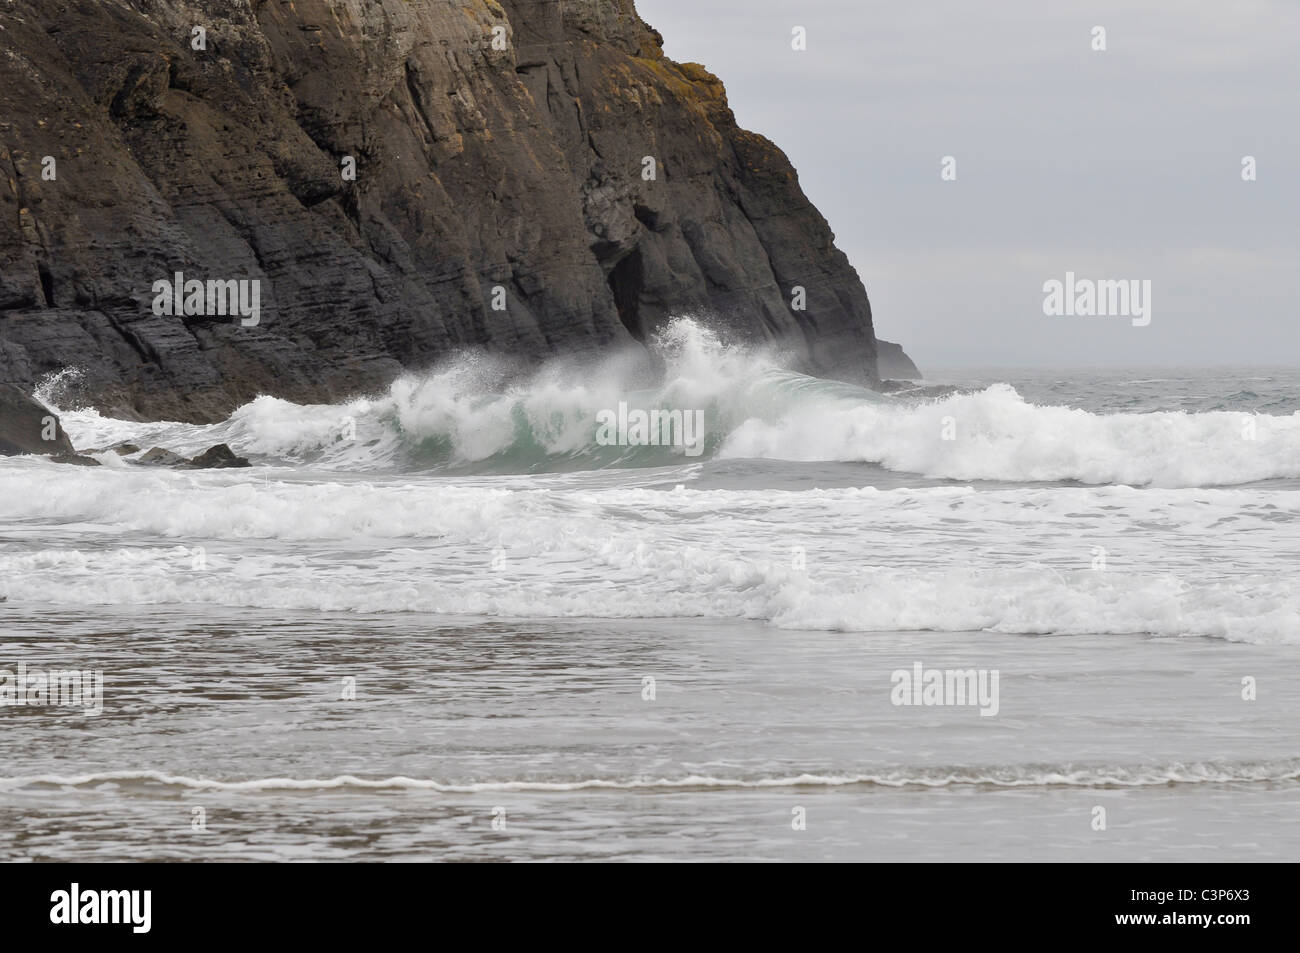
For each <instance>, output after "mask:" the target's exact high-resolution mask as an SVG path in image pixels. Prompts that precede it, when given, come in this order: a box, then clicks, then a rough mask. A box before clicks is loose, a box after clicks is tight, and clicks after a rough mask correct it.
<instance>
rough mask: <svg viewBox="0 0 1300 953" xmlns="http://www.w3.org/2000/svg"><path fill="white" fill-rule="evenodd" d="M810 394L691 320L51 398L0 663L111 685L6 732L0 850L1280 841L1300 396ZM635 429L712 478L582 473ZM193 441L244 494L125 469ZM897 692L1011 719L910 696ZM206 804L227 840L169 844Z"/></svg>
mask: <svg viewBox="0 0 1300 953" xmlns="http://www.w3.org/2000/svg"><path fill="white" fill-rule="evenodd" d="M793 367H795V365H794V364H793V363H792V362H791V361H790V360H788V359H787V357H786V356H784V355H782V354H780V353H776V352H771V351H763V350H760V349H754V348H743V347H733V346H727V345H725V344H724V343H723V342H721V341H720V340H719V339H718V338H717V337H716V336H715V335H714V334H713V333H712V332H710V331H709V330H708V329H707V328H706V327H704V326H702V325H701V324H700V323H698V322H695V321H691V320H685V319H683V320H679V321H678V322H675V323H674V324H673V325H671V326H669V327H668V328H667V329H666V330H665V331H664V333H663V334H662V335H661V336H660V337H659V339H658V340H657V341H655V342H654V344H653V346H652V348H651V353H650V355H649V357H647V355H646V354H644V353H626V354H617V355H612V356H609V357H606V358H603V359H599V360H594V361H586V362H577V361H560V360H557V361H553V362H550V363H548V364H545V365H543V366H540V367H534V368H530V369H527V370H523V371H521V369H520V368H519V367H518V366H516V365H514V364H512V363H511V362H509V361H506V360H504V359H501V358H496V357H490V356H487V355H482V354H463V355H459V356H457V357H456V358H454V359H451V360H449V361H447V362H446V363H444V364H442V365H440V366H437V367H434V368H431V369H429V370H427V371H425V372H422V373H418V374H416V373H412V374H409V375H407V376H404V377H402V378H400V379H398V380H396V381H395V382H394V383H393V384H392V385H391V386H390V387H389V388H387V389H386V390H384V391H382V392H379V393H373V394H365V395H358V396H356V397H355V398H353V399H350V400H346V401H343V402H340V403H337V404H331V405H307V406H304V405H297V404H293V403H290V402H288V401H284V400H280V399H277V398H273V397H267V396H262V397H258V398H257V399H255V400H253V401H251V402H249V403H247V404H245V405H244V406H242V407H240V408H238V409H237V410H235V411H234V412H233V413H232V414H231V415H230V416H229V417H228V418H226V419H224V420H222V421H220V422H216V423H211V424H190V423H179V422H139V421H130V420H121V419H114V418H112V417H108V416H103V415H101V414H100V413H99V412H97V411H96V410H94V409H91V408H89V407H87V406H84V405H83V402H82V401H81V400H80V398H79V396H78V387H79V377H78V373H77V369H75V368H70V369H67V370H66V371H64V372H62V373H60V374H57V375H52V376H51V377H50V378H49V379H47V380H46V381H45V382H44V384H43V386H42V388H41V390H40V391H39V394H38V396H39V397H40V399H42V400H43V401H45V402H46V403H47V404H48V405H49V406H50V407H51V408H52V409H55V410H57V411H58V412H59V414H60V417H61V420H62V422H63V425H64V427H65V429H66V430H67V431H68V433H69V435H70V436H71V438H72V441H73V443H74V444H75V445H76V446H77V448H78V450H79V451H80V452H83V453H85V452H88V451H90V452H91V455H92V456H94V457H95V459H97V460H98V461H100V464H101V465H100V466H98V467H73V466H65V465H59V464H54V463H51V462H48V461H46V460H43V459H38V458H31V457H26V458H2V459H0V597H4V601H3V602H0V620H3V623H4V625H3V632H4V639H3V641H0V669H4V668H13V667H14V665H16V663H17V662H19V661H25V662H27V663H28V664H31V665H34V664H38V663H40V664H47V665H49V666H52V667H55V666H57V665H58V664H60V663H67V664H69V665H71V664H76V665H78V666H80V667H98V668H102V669H103V671H104V672H105V713H104V714H103V715H102V716H100V717H99V718H84V719H83V718H82V717H81V716H78V715H74V714H73V713H72V712H63V711H57V712H56V711H50V712H42V713H41V714H40V715H39V716H33V714H32V713H31V711H30V710H27V711H24V712H22V713H21V714H22V715H23V716H24V717H22V718H17V717H14V716H15V711H14V710H8V711H0V716H3V717H4V718H5V721H6V723H5V732H4V741H3V742H2V743H0V745H2V746H3V747H2V748H0V754H4V755H7V758H6V764H8V765H9V766H10V767H9V768H6V769H3V770H0V830H6V831H8V833H6V834H3V835H0V855H3V856H5V857H6V859H69V858H70V857H71V856H73V854H72V851H73V850H74V848H73V845H72V844H70V843H68V842H66V841H64V840H61V839H60V838H59V837H58V836H57V833H56V829H57V827H58V824H59V823H62V822H64V821H67V820H68V819H69V818H72V817H77V816H84V815H86V814H87V812H90V813H92V814H93V815H94V816H96V817H100V818H104V819H105V820H104V821H103V824H102V825H99V826H97V827H96V829H97V830H99V831H100V832H101V834H102V835H103V840H102V843H101V845H100V846H97V847H95V848H94V851H95V852H96V855H97V856H101V857H103V858H105V859H145V858H154V859H156V858H158V857H165V858H176V859H198V858H214V857H215V858H219V859H220V858H226V859H231V858H237V857H239V858H242V857H247V856H249V855H250V854H251V855H255V856H264V857H268V858H270V857H275V858H279V859H289V858H303V859H306V858H311V859H356V858H380V857H382V858H387V859H392V858H402V859H428V858H430V857H435V856H436V857H449V858H466V859H472V858H481V857H497V856H501V857H514V858H518V859H580V858H590V857H594V856H600V857H635V858H638V859H645V858H687V857H689V858H696V859H704V858H709V857H717V856H727V857H746V858H751V859H776V858H784V857H805V858H836V859H850V858H853V859H861V858H862V857H863V856H864V855H865V854H871V855H872V856H877V855H878V856H881V857H882V859H883V858H887V857H889V856H893V855H894V853H895V852H896V851H897V850H899V849H901V848H900V844H901V843H902V841H900V838H905V836H906V835H907V833H908V832H909V831H910V832H912V834H913V835H914V837H913V840H911V841H908V844H909V845H910V846H909V847H908V850H913V849H915V848H916V843H917V840H916V839H917V838H919V839H922V840H924V841H925V843H927V844H930V845H931V847H930V848H925V849H923V850H922V853H924V852H925V850H929V849H932V850H933V851H934V852H935V853H934V856H941V848H942V845H943V844H944V843H949V842H951V841H952V839H953V838H957V839H964V840H965V841H968V842H970V843H971V844H973V845H975V847H976V848H978V849H985V850H992V849H994V846H995V845H997V849H999V850H1002V851H1003V852H1004V853H1005V854H1006V855H1008V856H1012V857H1019V858H1026V859H1029V858H1033V857H1039V856H1046V851H1047V845H1050V844H1055V845H1057V846H1058V847H1059V845H1060V844H1061V843H1069V844H1071V845H1073V846H1075V847H1078V848H1079V849H1080V850H1081V851H1082V852H1083V853H1082V854H1081V856H1089V855H1090V856H1094V857H1096V858H1098V859H1101V858H1109V857H1124V858H1126V859H1135V858H1134V856H1133V853H1132V852H1133V851H1134V850H1136V851H1137V852H1138V854H1139V855H1141V856H1144V857H1148V858H1164V859H1185V858H1186V857H1189V856H1193V855H1194V854H1195V853H1196V850H1197V849H1206V848H1213V847H1215V846H1216V845H1218V846H1222V845H1231V844H1233V843H1234V838H1236V839H1237V840H1238V841H1240V840H1241V838H1243V837H1247V839H1248V840H1249V837H1253V835H1249V837H1248V834H1249V832H1252V831H1257V830H1258V829H1259V828H1260V823H1259V818H1260V817H1270V816H1276V817H1279V818H1280V817H1285V816H1288V812H1291V814H1293V813H1294V809H1295V807H1296V806H1297V802H1298V801H1300V785H1298V784H1297V779H1298V778H1300V768H1297V765H1300V760H1298V758H1300V752H1297V751H1296V749H1295V747H1294V726H1293V720H1292V719H1290V718H1289V717H1288V714H1287V713H1288V712H1289V711H1292V712H1293V711H1294V710H1295V705H1296V703H1297V700H1298V699H1297V695H1298V694H1300V689H1298V688H1296V687H1293V686H1300V664H1298V663H1297V659H1296V645H1297V644H1300V545H1298V544H1300V372H1298V371H1297V370H1296V369H1287V368H1216V369H1188V370H1170V369H1168V368H1164V369H1141V368H1136V369H1093V370H1087V371H1078V370H1073V371H1064V370H1054V369H1047V370H1043V369H1015V368H1011V369H980V370H956V371H949V372H941V373H936V374H932V379H930V380H928V381H926V382H924V386H922V385H920V384H918V385H917V386H914V387H908V388H903V389H900V390H899V391H898V392H896V393H889V394H881V393H876V392H874V391H869V390H866V389H864V388H861V387H857V386H854V385H850V384H845V383H841V382H837V381H829V380H823V379H819V378H816V377H813V376H809V375H807V374H805V373H801V372H799V371H797V370H795V369H792V368H793ZM620 403H623V404H626V405H628V406H631V407H634V408H643V409H646V410H647V411H649V410H661V411H672V410H682V411H688V412H693V411H695V410H698V411H700V412H702V415H703V417H702V419H703V420H704V422H705V432H704V440H703V448H702V449H703V452H702V453H701V454H700V455H699V456H691V455H688V454H687V453H686V452H685V450H684V448H682V447H681V446H673V445H664V446H653V445H645V446H635V445H606V444H602V443H601V442H599V441H598V440H597V439H595V434H596V433H597V428H598V419H599V415H600V414H601V412H602V411H608V410H611V409H613V408H617V407H619V405H620ZM123 443H128V444H131V445H133V446H134V447H136V448H138V449H137V450H133V451H131V452H128V453H126V454H124V455H123V454H119V453H118V452H117V451H116V450H114V449H112V448H113V447H115V446H117V445H120V444H123ZM217 443H228V444H229V445H230V446H231V448H232V449H233V450H234V451H235V452H236V453H238V454H240V455H243V456H245V457H247V458H248V459H249V460H250V461H251V463H252V466H251V467H249V468H246V469H232V470H213V471H201V470H185V471H182V470H170V469H165V468H149V467H145V466H142V465H139V464H137V463H135V462H134V461H135V460H137V459H138V458H139V457H140V456H142V455H143V453H144V452H145V451H147V450H148V449H149V448H151V447H155V446H159V447H165V448H167V449H170V450H173V451H175V452H178V453H182V454H186V455H191V454H195V453H198V452H201V451H203V450H205V449H206V448H208V447H210V446H212V445H214V444H217ZM918 660H920V661H923V662H925V663H926V664H927V665H935V666H940V667H944V666H947V667H963V668H965V667H969V668H980V669H984V668H988V669H996V670H1000V671H1001V672H1002V685H1003V689H1002V691H1003V698H1002V706H1001V713H1000V715H999V716H998V717H997V718H991V719H984V720H983V721H981V719H980V718H979V716H978V712H975V711H963V710H957V709H951V708H950V709H934V708H931V709H916V710H909V709H899V708H896V707H893V706H891V704H890V701H889V673H890V672H891V671H893V670H894V669H897V668H907V667H910V666H911V665H912V664H913V662H914V661H918ZM345 677H352V678H355V685H356V686H357V696H356V699H355V700H352V701H348V702H346V703H345V702H341V701H340V699H339V694H340V693H339V683H340V679H342V678H345ZM647 678H648V679H650V682H646V679H647ZM1247 679H1249V680H1251V684H1252V685H1254V686H1256V688H1257V694H1255V695H1254V696H1253V697H1252V698H1250V699H1249V700H1247V699H1246V698H1245V694H1246V689H1245V688H1244V687H1243V686H1244V685H1245V684H1246V683H1245V681H1243V680H1247ZM647 685H649V686H651V687H650V688H647ZM647 693H648V695H647ZM971 716H974V717H971ZM52 729H53V730H52ZM51 739H57V742H56V743H53V744H52V743H51ZM963 792H966V793H965V794H963ZM303 798H308V800H307V801H304V800H303ZM430 799H433V800H430ZM485 799H486V800H485ZM809 799H811V801H809ZM507 802H508V803H507ZM806 802H807V803H811V804H812V805H814V806H815V808H816V811H817V812H818V813H817V816H818V818H819V823H820V824H822V825H824V826H823V827H822V835H819V836H818V837H804V838H802V839H800V837H799V836H798V834H797V833H796V832H795V831H793V830H792V829H791V827H790V823H789V817H790V810H791V807H792V806H802V805H804V804H805V803H806ZM1099 803H1105V804H1107V805H1111V806H1112V807H1113V808H1114V810H1115V811H1117V812H1118V813H1119V816H1120V817H1121V818H1124V819H1125V821H1124V822H1125V823H1127V824H1128V825H1130V829H1129V832H1128V834H1126V837H1127V840H1126V841H1125V845H1124V846H1125V848H1126V849H1127V852H1126V853H1121V852H1120V845H1119V844H1117V843H1116V842H1114V841H1108V840H1107V839H1106V838H1105V837H1103V836H1097V832H1095V831H1093V830H1092V829H1091V828H1090V826H1089V816H1090V812H1091V811H1092V809H1093V808H1094V807H1096V806H1097V804H1099ZM195 805H201V806H204V807H205V808H207V809H208V811H209V814H210V815H211V816H212V817H213V819H214V820H213V828H214V829H215V830H224V834H223V835H222V836H221V837H215V838H214V837H209V838H208V839H207V841H206V842H204V843H199V842H198V841H188V842H184V843H181V842H178V841H177V839H176V838H175V837H169V836H167V833H166V832H167V831H169V830H171V829H172V827H171V826H172V825H175V829H176V830H178V831H180V830H184V829H185V826H186V825H187V824H188V818H189V810H190V808H191V807H192V806H195ZM1225 806H1226V809H1225ZM498 807H501V808H503V809H505V810H506V811H508V812H509V813H510V815H511V816H512V817H515V816H517V817H518V821H517V823H516V824H515V825H513V826H512V827H511V830H512V831H514V833H513V834H511V835H510V836H509V837H503V836H500V834H499V832H498V831H496V829H494V828H492V827H491V820H492V817H493V811H494V810H495V809H496V808H498ZM1252 817H1253V818H1254V820H1253V821H1252V820H1251V818H1252ZM218 818H224V823H225V827H224V828H222V827H221V824H220V823H218V821H217V819H218ZM783 818H784V819H783ZM1062 818H1072V820H1070V821H1069V822H1068V823H1067V822H1065V821H1062ZM327 822H328V824H333V825H337V826H338V827H339V830H347V831H351V832H352V834H351V835H348V836H345V835H344V834H338V835H337V836H333V835H332V836H329V837H325V838H323V839H321V838H312V837H307V836H306V835H305V834H304V833H303V831H304V829H305V828H306V827H311V826H313V825H317V824H326V823H327ZM97 823H98V822H97ZM295 831H296V832H297V833H296V834H295ZM936 831H938V832H940V834H941V835H942V836H938V835H936V834H935V832H936ZM615 832H617V833H615ZM832 832H833V833H832ZM1171 832H1172V833H1171ZM182 840H183V838H182ZM1249 842H1250V843H1251V844H1254V845H1255V846H1254V847H1252V848H1251V849H1255V850H1258V851H1260V852H1262V853H1263V854H1265V855H1270V856H1271V855H1283V854H1285V853H1286V852H1287V851H1292V852H1293V851H1294V848H1295V847H1296V846H1300V837H1297V836H1296V835H1293V834H1283V833H1278V834H1277V836H1276V837H1274V838H1273V839H1272V840H1270V841H1268V842H1262V841H1261V842H1259V843H1256V842H1255V840H1249ZM160 844H166V845H168V846H165V847H161V846H159V845H160ZM1089 852H1091V854H1089Z"/></svg>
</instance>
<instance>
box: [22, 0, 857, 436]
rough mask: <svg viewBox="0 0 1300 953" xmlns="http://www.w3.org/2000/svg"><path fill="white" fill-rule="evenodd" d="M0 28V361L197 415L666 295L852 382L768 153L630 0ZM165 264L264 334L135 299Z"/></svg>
mask: <svg viewBox="0 0 1300 953" xmlns="http://www.w3.org/2000/svg"><path fill="white" fill-rule="evenodd" d="M0 27H2V29H0V381H7V382H11V383H16V384H19V385H25V386H27V387H28V388H30V386H31V385H32V384H34V383H35V382H36V381H38V380H39V379H40V378H41V377H42V376H44V375H45V374H48V373H50V372H52V371H57V370H61V369H63V368H67V367H76V368H78V369H79V371H80V372H81V373H80V382H81V387H82V388H83V391H84V393H83V395H82V396H83V397H84V398H85V399H86V401H87V402H89V403H93V404H94V405H96V406H98V407H99V408H100V409H101V410H103V411H105V412H108V413H112V414H114V415H117V416H125V417H137V418H139V417H143V418H170V419H179V420H191V421H204V420H212V419H216V418H219V417H221V416H224V415H225V414H227V413H228V412H229V411H230V410H231V409H233V408H234V407H236V406H238V405H239V404H241V403H243V402H245V401H247V400H250V399H252V398H253V397H255V396H257V395H258V394H263V393H267V394H274V395H277V396H281V397H285V398H288V399H291V400H296V401H301V402H323V401H335V400H339V399H341V398H343V397H346V396H349V395H352V394H355V393H358V392H361V391H366V390H369V389H374V388H377V387H380V386H383V385H386V384H387V383H388V382H389V381H391V380H392V379H393V378H394V377H395V376H396V375H398V374H399V373H401V372H402V371H403V370H406V369H418V368H420V367H423V366H427V365H430V364H432V363H434V362H435V361H436V360H437V359H438V358H439V357H440V356H441V355H444V354H446V353H448V352H450V351H452V350H455V349H457V348H459V347H465V346H482V347H485V348H488V349H491V350H493V351H496V352H503V353H510V354H520V355H526V356H527V357H529V358H534V359H536V358H543V357H545V356H548V355H551V354H582V353H584V352H586V351H589V350H597V349H603V348H608V347H611V346H616V345H618V344H619V343H624V344H627V343H630V342H632V341H634V340H644V339H645V338H646V336H647V335H649V334H651V333H653V331H654V330H655V328H656V327H658V326H659V325H660V324H661V323H662V322H663V321H665V320H666V319H667V318H668V317H669V316H671V315H675V314H689V313H700V314H707V315H709V316H710V317H711V319H712V320H713V321H715V322H717V323H718V324H719V325H721V326H722V328H723V329H724V330H726V331H727V332H728V333H730V334H732V335H735V336H737V337H740V338H743V339H746V340H756V341H777V342H781V343H782V344H783V345H787V346H790V347H791V348H793V349H794V350H795V352H796V353H797V354H799V355H801V356H802V359H803V361H804V363H805V364H806V366H807V367H808V368H809V369H810V370H813V371H815V372H817V373H822V374H826V375H829V376H836V377H841V378H844V379H849V380H858V381H863V382H867V383H873V382H874V381H875V380H876V379H877V374H876V347H875V337H874V332H873V330H872V322H871V309H870V305H869V303H868V300H867V295H866V292H865V290H864V289H863V286H862V283H861V281H860V280H859V278H858V275H857V273H856V272H855V271H854V269H853V267H852V266H851V265H850V264H849V262H848V260H847V259H846V258H845V256H844V255H843V254H842V253H841V252H840V251H839V250H838V249H836V247H835V245H834V237H833V235H832V234H831V231H830V228H829V227H828V225H827V223H826V221H825V219H824V218H823V217H822V216H821V214H820V213H818V211H817V210H816V209H815V208H814V207H813V206H812V205H811V204H810V203H809V202H808V200H807V198H806V197H805V196H804V194H803V192H802V191H801V190H800V188H799V184H798V180H797V177H796V175H795V172H794V170H793V169H792V167H791V165H790V163H789V161H788V160H787V159H786V157H785V155H784V154H783V153H782V152H781V151H780V150H779V149H778V148H777V147H776V146H774V145H773V144H772V143H770V142H768V141H767V140H766V139H764V138H762V137H761V136H757V135H754V134H752V133H749V132H746V131H744V130H742V129H740V128H739V127H738V126H737V125H736V122H735V119H734V116H733V115H732V112H731V110H730V109H729V107H728V105H727V100H726V95H725V92H724V90H723V86H722V83H721V82H720V81H719V80H718V79H717V78H716V77H715V76H713V75H712V74H710V73H709V72H707V71H706V70H705V69H703V68H702V67H700V66H696V65H693V64H679V63H674V62H673V61H671V60H669V59H667V58H666V57H665V56H664V54H663V51H662V41H661V37H660V36H659V34H658V33H656V32H655V31H654V30H653V29H651V28H650V27H649V26H647V25H646V24H645V23H643V22H642V21H641V20H640V18H639V17H638V16H637V14H636V11H635V10H634V9H633V5H632V2H631V0H501V2H499V3H498V2H495V0H293V2H289V0H9V2H7V3H6V4H4V5H3V6H2V7H0ZM196 27H201V28H202V30H203V31H204V40H205V44H204V45H205V46H206V48H205V49H195V48H194V46H195V44H196V42H197V41H196V40H195V28H196ZM46 157H50V158H52V159H53V160H54V161H53V163H50V161H49V159H47V158H46ZM348 157H351V159H352V160H354V162H355V171H356V176H355V180H349V179H347V178H345V176H344V175H343V171H344V169H346V168H347V166H348ZM647 157H651V158H653V160H654V172H655V175H654V177H653V178H652V179H650V178H647V176H646V174H645V170H646V169H647V168H648V165H647V161H646V158H647ZM51 173H52V174H51ZM176 272H181V273H183V274H184V275H185V277H186V278H187V279H192V278H198V279H200V280H222V281H226V280H242V279H247V280H254V279H255V280H257V281H258V282H259V283H260V293H261V301H260V304H261V312H260V323H258V324H257V325H256V326H254V327H246V326H244V325H243V324H242V322H239V321H237V320H236V321H232V320H231V319H230V318H229V317H213V316H210V315H209V316H205V315H184V316H172V315H165V314H164V315H159V314H155V313H154V311H153V307H152V306H153V302H154V297H155V296H154V291H153V284H154V282H156V281H158V280H160V279H170V278H171V277H172V276H173V275H174V274H175V273H176ZM796 286H801V287H803V288H804V289H806V295H807V302H806V303H807V307H806V310H802V311H800V310H797V309H794V308H792V307H791V302H792V295H793V293H794V291H793V289H794V288H795V287H796ZM498 289H503V290H498ZM494 303H495V304H497V305H500V304H502V303H504V305H505V310H494V307H493V305H494Z"/></svg>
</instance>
